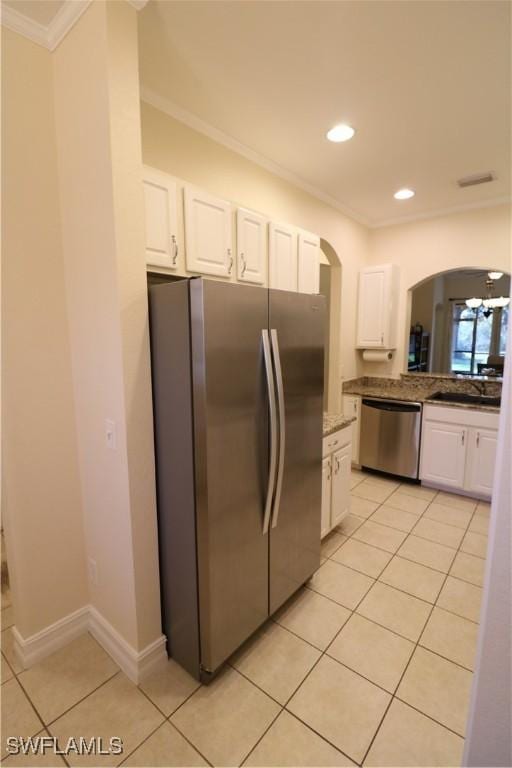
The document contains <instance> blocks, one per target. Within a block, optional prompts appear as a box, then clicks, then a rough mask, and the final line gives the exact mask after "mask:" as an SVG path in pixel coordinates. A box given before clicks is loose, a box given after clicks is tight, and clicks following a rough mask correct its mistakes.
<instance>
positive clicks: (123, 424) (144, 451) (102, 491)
mask: <svg viewBox="0 0 512 768" xmlns="http://www.w3.org/2000/svg"><path fill="white" fill-rule="evenodd" d="M54 65H55V70H54V71H55V106H56V124H57V147H58V163H59V177H60V200H61V210H62V234H63V249H64V262H65V271H66V286H67V299H68V305H67V306H68V316H69V323H70V334H71V341H72V367H73V381H74V391H75V401H76V417H77V428H78V439H79V445H80V467H81V475H82V493H83V504H84V519H85V531H86V548H87V556H88V558H92V559H93V560H94V561H95V563H96V566H97V575H98V583H97V584H91V585H90V599H91V603H92V604H93V605H94V606H95V607H96V608H97V609H98V611H99V612H100V613H101V614H102V615H103V616H104V618H106V619H107V620H108V621H109V622H110V623H111V624H112V626H113V627H114V628H115V629H116V630H117V631H118V632H119V633H120V634H121V635H122V637H123V638H124V639H125V640H127V641H128V643H130V645H131V646H132V647H133V648H135V649H136V650H141V649H143V648H144V647H145V646H146V645H148V644H149V643H151V642H153V641H154V640H156V639H157V637H158V636H159V635H160V634H161V627H160V598H159V581H158V552H157V535H156V507H155V491H154V459H153V436H152V415H151V388H150V367H149V346H148V330H147V297H146V276H145V265H144V256H143V254H144V222H143V203H142V185H141V149H140V121H139V91H138V68H137V65H138V59H137V29H136V12H135V10H134V9H133V8H132V7H130V6H129V5H128V4H127V3H103V2H95V3H92V4H91V5H90V6H89V8H88V10H87V11H86V13H85V14H84V15H83V16H82V17H81V18H80V20H79V22H78V23H77V24H76V25H75V26H74V27H73V29H72V30H71V32H70V33H69V34H68V35H67V36H66V38H65V39H64V41H63V42H62V43H61V45H60V46H59V47H58V49H57V50H56V52H55V57H54ZM106 419H112V420H113V421H114V422H115V424H116V430H117V448H116V449H115V450H112V449H111V448H109V447H108V446H107V443H106V439H105V433H106V428H105V420H106Z"/></svg>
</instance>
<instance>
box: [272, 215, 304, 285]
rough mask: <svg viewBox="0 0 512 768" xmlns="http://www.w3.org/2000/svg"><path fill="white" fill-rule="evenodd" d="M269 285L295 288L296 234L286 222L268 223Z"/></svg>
mask: <svg viewBox="0 0 512 768" xmlns="http://www.w3.org/2000/svg"><path fill="white" fill-rule="evenodd" d="M268 245H269V254H268V255H269V286H270V288H278V289H280V290H282V291H296V290H297V235H296V233H295V231H294V230H293V229H292V227H288V226H287V225H286V224H274V223H272V222H271V223H270V227H269V243H268Z"/></svg>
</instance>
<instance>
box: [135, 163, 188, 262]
mask: <svg viewBox="0 0 512 768" xmlns="http://www.w3.org/2000/svg"><path fill="white" fill-rule="evenodd" d="M142 183H143V190H144V212H145V221H146V263H147V264H150V265H152V266H155V267H166V268H167V269H177V267H178V258H179V248H178V205H177V186H176V182H175V181H174V179H172V178H171V177H170V176H167V174H165V173H161V172H160V171H155V170H154V169H153V168H147V167H146V168H144V171H143V178H142Z"/></svg>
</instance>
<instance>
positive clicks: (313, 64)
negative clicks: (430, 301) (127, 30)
mask: <svg viewBox="0 0 512 768" xmlns="http://www.w3.org/2000/svg"><path fill="white" fill-rule="evenodd" d="M510 10H511V5H510V3H508V2H503V1H502V0H458V1H453V0H445V2H431V1H430V0H426V1H424V0H416V2H402V1H401V0H389V1H387V2H381V0H377V1H374V0H367V1H365V2H360V0H355V1H354V0H343V1H338V0H334V1H332V2H323V1H322V0H305V1H303V2H286V1H285V2H274V1H273V0H271V1H269V2H260V1H259V0H256V1H254V2H253V1H252V0H246V1H243V2H239V1H238V0H235V1H233V2H227V1H225V0H217V1H216V2H210V1H209V0H208V1H206V2H203V0H196V1H195V2H175V1H174V0H150V2H149V3H148V4H147V5H146V7H145V9H144V10H143V11H141V13H140V14H139V43H140V72H141V85H142V88H143V94H146V95H147V96H148V98H152V99H153V100H154V99H155V97H156V98H158V100H159V101H160V103H163V104H167V106H168V107H169V110H170V111H171V112H172V111H173V110H174V112H175V111H176V109H179V110H180V114H181V115H182V116H183V115H186V113H190V115H188V117H190V118H191V119H193V118H194V117H195V118H200V120H202V121H204V123H206V124H207V125H208V126H209V127H211V128H213V129H217V130H218V131H221V132H223V133H224V134H225V135H226V140H227V142H228V143H229V141H230V140H231V139H234V140H236V141H237V142H240V143H241V144H243V145H245V147H246V148H248V150H251V151H252V152H255V153H257V154H258V155H259V156H260V157H261V158H262V160H263V159H264V161H265V162H266V161H272V162H273V163H277V164H278V165H279V166H280V167H281V168H282V169H283V171H284V172H286V173H287V174H288V175H290V174H293V176H294V177H295V178H296V179H297V180H298V181H299V182H300V183H304V184H307V185H308V186H309V188H314V189H315V190H317V192H318V194H319V195H320V196H323V197H324V198H329V199H331V200H333V201H334V202H335V204H336V205H338V207H340V208H341V209H342V210H347V211H349V212H353V213H354V215H355V216H356V217H357V218H359V219H360V220H362V221H364V222H365V223H367V224H369V225H370V226H380V225H383V224H387V223H391V222H392V221H395V220H407V219H413V218H418V217H424V216H429V215H435V214H437V213H442V212H447V211H449V210H458V209H464V208H471V207H479V206H483V205H492V204H496V203H499V202H504V201H505V200H507V199H508V198H509V196H510V163H511V153H510V138H511V136H510V129H511V81H510V51H511V43H510ZM338 122H347V123H349V124H350V125H352V126H353V127H354V128H355V129H356V135H355V137H354V138H353V139H352V140H351V141H349V142H346V143H344V144H332V143H330V142H328V141H327V140H326V139H325V133H326V131H327V130H328V129H329V128H331V127H332V126H333V125H334V124H336V123H338ZM485 171H493V172H494V173H495V174H496V180H494V181H492V182H490V183H488V184H482V185H479V186H475V187H469V188H466V189H459V188H458V187H457V184H456V180H457V179H458V178H460V177H463V176H468V175H471V174H476V173H480V172H485ZM403 186H409V187H412V188H413V189H414V190H416V196H415V197H414V198H412V199H411V200H407V201H396V200H394V199H393V193H394V192H395V191H396V190H397V189H398V188H400V187H403Z"/></svg>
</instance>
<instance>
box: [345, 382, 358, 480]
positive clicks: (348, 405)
mask: <svg viewBox="0 0 512 768" xmlns="http://www.w3.org/2000/svg"><path fill="white" fill-rule="evenodd" d="M343 413H344V414H345V416H355V418H356V420H355V421H353V422H352V463H353V464H357V465H359V432H360V426H361V398H360V397H358V396H357V395H343Z"/></svg>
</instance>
